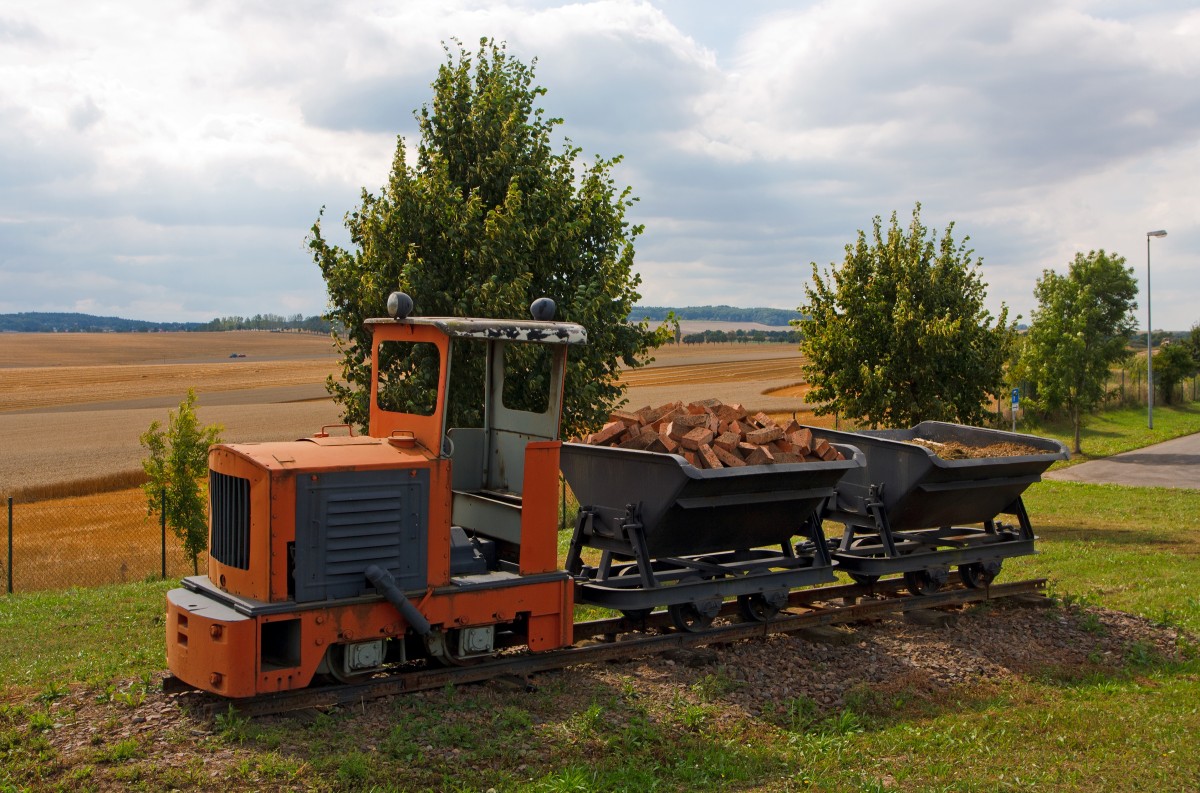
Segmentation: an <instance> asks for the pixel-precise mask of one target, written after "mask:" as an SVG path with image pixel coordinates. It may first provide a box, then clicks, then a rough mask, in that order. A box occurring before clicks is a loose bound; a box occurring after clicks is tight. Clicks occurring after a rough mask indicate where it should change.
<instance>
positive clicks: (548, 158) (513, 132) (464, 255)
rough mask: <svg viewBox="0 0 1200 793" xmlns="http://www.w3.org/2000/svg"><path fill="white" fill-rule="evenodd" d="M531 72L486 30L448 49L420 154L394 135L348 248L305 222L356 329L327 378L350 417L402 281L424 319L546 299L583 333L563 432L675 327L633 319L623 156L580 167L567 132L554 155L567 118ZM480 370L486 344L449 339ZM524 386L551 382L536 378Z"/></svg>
mask: <svg viewBox="0 0 1200 793" xmlns="http://www.w3.org/2000/svg"><path fill="white" fill-rule="evenodd" d="M533 77H534V72H533V68H532V67H530V66H526V65H525V64H523V63H521V62H520V61H519V60H517V59H516V58H513V57H511V56H510V55H508V53H507V52H506V51H505V49H504V47H503V46H502V45H497V44H495V43H493V42H491V41H490V40H487V39H485V40H483V41H481V43H480V47H479V52H478V54H477V55H476V57H475V59H474V60H472V58H471V56H470V55H469V54H468V53H467V52H466V51H465V50H462V49H461V48H460V50H459V52H458V53H457V57H455V55H454V54H452V53H450V52H449V51H447V62H446V63H445V64H443V65H442V67H441V68H440V69H439V70H438V75H437V79H436V80H434V82H433V102H432V105H431V106H426V107H423V108H422V109H421V111H420V112H419V113H418V114H417V122H418V124H419V126H420V130H421V140H420V143H419V145H418V147H417V151H416V157H415V164H410V160H409V157H408V151H407V149H406V147H405V143H404V139H403V138H401V139H400V140H399V141H398V142H397V146H396V154H395V157H394V158H393V160H392V172H391V175H390V177H389V179H388V183H387V184H386V185H385V186H384V188H383V190H382V191H381V192H380V193H379V194H378V195H376V194H372V193H369V192H367V191H366V190H364V191H363V192H362V205H361V207H360V208H358V209H357V210H355V211H354V212H352V213H350V214H348V215H347V216H346V218H345V224H346V227H347V229H348V230H349V232H350V240H351V243H352V245H353V247H352V248H351V249H350V250H346V249H343V248H340V247H338V246H336V245H334V244H331V243H330V242H329V241H328V240H326V238H325V237H324V235H323V233H322V229H321V222H320V220H319V219H318V221H317V223H316V224H315V225H314V226H313V227H312V234H311V236H310V238H309V248H310V250H311V252H312V255H313V260H314V261H315V262H316V264H317V265H318V266H319V267H320V268H321V273H322V275H323V276H324V278H325V283H326V286H327V288H328V291H329V305H330V310H329V314H328V319H330V320H332V321H333V322H334V323H335V324H336V325H339V326H341V327H342V328H344V329H345V332H346V334H347V335H346V337H345V338H344V339H339V340H338V342H337V343H338V347H339V350H340V351H341V353H342V361H341V368H342V378H341V379H342V380H344V381H345V385H343V384H342V383H341V382H340V381H339V380H337V379H335V378H333V377H330V378H329V379H328V380H327V382H326V386H327V388H328V389H329V391H330V393H332V394H333V397H334V400H335V401H337V402H338V403H340V404H341V407H342V411H343V416H344V417H345V419H346V420H347V421H349V422H351V423H354V424H358V425H363V426H365V425H366V423H367V421H368V417H369V410H368V404H367V401H368V395H369V392H370V385H371V374H372V373H371V341H370V332H369V331H368V330H367V329H366V328H365V327H364V325H363V320H364V319H366V318H368V317H374V316H381V315H383V314H384V307H385V304H386V300H387V296H388V293H389V292H391V291H393V290H395V289H403V290H404V291H406V292H407V293H408V294H409V295H410V296H411V297H412V299H413V304H414V313H415V314H418V315H425V316H459V317H461V316H477V317H493V318H509V319H528V318H529V314H528V309H529V305H530V303H532V302H533V300H535V299H536V298H538V297H550V298H552V299H553V300H554V301H555V303H556V304H557V306H558V317H557V318H558V319H560V320H563V321H567V322H577V323H579V324H581V325H583V326H584V327H585V328H586V329H587V333H588V344H587V346H586V347H582V348H578V349H572V351H571V356H570V359H569V363H568V371H567V378H566V388H565V391H566V395H565V404H564V409H563V432H564V433H571V432H580V431H583V430H584V429H587V428H590V427H594V426H596V425H597V424H599V423H600V422H602V421H603V420H604V419H605V418H606V417H607V415H608V412H609V410H610V409H611V407H613V406H614V405H616V404H617V403H618V400H620V399H621V397H622V394H623V392H624V389H623V387H622V386H621V384H620V382H619V375H620V369H621V368H622V367H624V368H630V367H637V366H641V365H643V364H644V363H646V362H647V361H648V360H649V358H648V353H649V350H650V349H652V348H653V347H655V346H657V345H659V344H662V343H664V342H666V341H668V340H669V339H670V333H671V331H670V329H669V328H666V327H663V328H660V329H658V330H657V331H655V330H651V329H650V328H649V326H648V324H647V323H646V322H641V323H630V322H628V321H627V319H628V317H629V312H630V311H631V310H632V309H633V307H634V305H635V304H636V302H637V299H638V298H639V295H638V292H637V286H638V284H639V283H640V280H641V279H640V277H639V276H638V275H637V274H636V273H634V271H633V257H634V247H633V243H634V239H635V238H636V237H637V236H638V235H639V234H640V233H641V231H642V228H641V226H631V225H630V224H629V223H628V222H627V221H626V220H625V212H626V210H627V209H628V208H629V207H630V206H631V205H632V202H633V200H634V199H633V198H632V197H631V195H630V191H629V189H628V188H624V189H619V188H618V187H617V186H616V184H615V183H614V180H613V178H612V170H613V168H614V167H615V166H616V164H617V163H618V162H619V161H620V158H614V159H611V160H606V159H601V158H596V159H595V160H594V161H592V162H591V163H590V164H589V163H583V162H580V161H579V154H580V150H579V149H578V148H576V147H574V146H571V145H570V144H569V142H568V143H567V144H566V145H565V146H564V148H563V149H562V150H561V151H560V152H555V151H554V150H553V149H552V145H551V137H552V133H553V132H554V129H555V127H556V126H557V125H558V124H559V123H560V122H559V121H558V120H557V119H550V118H546V117H545V115H544V113H543V111H542V109H541V108H539V107H537V102H538V100H539V99H540V97H541V96H543V95H544V94H545V89H543V88H540V87H537V86H535V85H534V84H533ZM514 354H517V355H520V354H521V352H520V351H515V352H514ZM380 367H381V368H382V369H384V371H383V372H381V373H379V376H380V378H381V379H384V378H389V379H391V378H394V377H401V376H402V377H404V378H405V379H406V380H407V381H408V382H409V383H410V384H416V385H417V387H418V388H424V389H429V388H432V387H433V386H434V384H433V383H431V382H428V380H429V378H430V376H431V373H432V372H434V371H435V368H434V367H431V366H428V365H422V362H421V361H419V360H414V359H413V356H412V355H410V356H409V357H407V358H405V357H402V356H401V355H397V356H396V358H395V360H390V361H384V362H381V364H380ZM483 371H484V359H483V356H482V351H481V350H474V349H471V348H470V346H469V345H468V346H466V347H464V348H462V349H460V350H456V352H455V359H454V365H453V367H452V369H451V376H452V377H453V378H454V380H455V382H456V383H461V382H472V381H474V382H477V383H480V384H481V383H482V380H483ZM401 373H402V374H401ZM478 390H482V389H481V388H480V389H477V390H471V389H456V390H455V393H456V394H457V395H458V396H457V398H456V399H455V401H454V402H452V403H451V404H450V405H449V414H450V418H449V420H450V422H451V424H452V425H453V426H479V422H480V421H481V409H480V405H479V404H478V400H477V396H476V394H477V393H478ZM526 391H527V392H528V393H529V394H530V395H532V394H540V393H544V392H542V391H539V390H538V388H537V387H535V384H534V383H533V382H530V383H529V384H528V388H527V389H526ZM514 396H515V398H517V399H521V398H522V395H520V394H518V395H514ZM464 397H465V398H464ZM511 406H512V407H519V405H515V404H514V405H511Z"/></svg>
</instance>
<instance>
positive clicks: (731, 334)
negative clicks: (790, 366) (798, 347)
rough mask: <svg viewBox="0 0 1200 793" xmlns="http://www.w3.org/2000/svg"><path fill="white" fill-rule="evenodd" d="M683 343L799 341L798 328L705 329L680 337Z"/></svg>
mask: <svg viewBox="0 0 1200 793" xmlns="http://www.w3.org/2000/svg"><path fill="white" fill-rule="evenodd" d="M682 341H683V343H684V344H726V343H741V344H751V343H758V342H766V341H773V342H787V343H789V344H799V343H800V331H798V330H742V329H741V328H738V329H737V330H728V331H726V330H706V331H702V332H700V333H689V334H687V335H685V336H684V337H683V339H682Z"/></svg>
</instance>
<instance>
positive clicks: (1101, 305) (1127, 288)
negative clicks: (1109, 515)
mask: <svg viewBox="0 0 1200 793" xmlns="http://www.w3.org/2000/svg"><path fill="white" fill-rule="evenodd" d="M1034 296H1035V297H1036V298H1037V300H1038V308H1037V309H1036V310H1035V311H1034V312H1033V317H1032V319H1031V321H1030V324H1029V333H1028V338H1027V341H1026V344H1025V351H1024V355H1023V356H1022V358H1021V366H1022V369H1023V371H1024V374H1025V377H1027V378H1028V379H1029V380H1030V381H1032V382H1033V383H1034V384H1035V385H1036V391H1037V399H1038V402H1039V403H1040V404H1041V405H1042V406H1044V407H1045V408H1047V409H1050V410H1059V409H1063V410H1066V411H1067V413H1068V415H1069V416H1070V418H1071V423H1072V426H1073V427H1074V429H1075V447H1074V448H1075V452H1076V453H1077V454H1078V453H1080V452H1081V451H1082V449H1081V448H1080V428H1081V427H1082V423H1083V419H1084V416H1085V415H1086V414H1087V413H1089V412H1091V411H1093V410H1095V409H1096V407H1097V406H1098V405H1099V404H1100V401H1101V399H1102V398H1103V397H1104V387H1105V383H1106V382H1107V380H1108V373H1109V369H1110V367H1112V365H1113V364H1115V363H1118V362H1120V361H1122V360H1123V359H1124V358H1125V357H1126V356H1127V355H1128V350H1127V339H1128V336H1129V333H1130V332H1131V331H1132V330H1133V329H1134V328H1135V327H1136V320H1135V318H1134V316H1133V310H1134V309H1135V308H1137V301H1136V297H1137V282H1136V281H1135V280H1134V277H1133V268H1132V267H1126V266H1125V257H1123V256H1118V255H1116V254H1109V253H1106V252H1105V251H1104V250H1099V251H1091V252H1089V253H1087V254H1086V255H1085V254H1082V253H1078V254H1076V255H1075V260H1074V261H1073V262H1071V265H1070V268H1069V269H1068V271H1067V274H1066V275H1059V274H1058V273H1056V272H1054V271H1053V270H1045V271H1043V273H1042V277H1041V278H1040V279H1039V280H1038V282H1037V285H1036V287H1035V288H1034Z"/></svg>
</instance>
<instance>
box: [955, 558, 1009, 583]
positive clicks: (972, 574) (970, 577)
mask: <svg viewBox="0 0 1200 793" xmlns="http://www.w3.org/2000/svg"><path fill="white" fill-rule="evenodd" d="M1000 564H1001V563H1000V562H998V561H996V562H975V563H974V564H960V565H959V566H958V577H959V578H960V579H961V580H962V582H963V586H966V587H968V588H970V589H984V588H985V587H987V586H988V585H989V584H991V583H992V582H993V581H995V580H996V576H997V575H999V574H1000Z"/></svg>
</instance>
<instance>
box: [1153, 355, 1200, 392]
mask: <svg viewBox="0 0 1200 793" xmlns="http://www.w3.org/2000/svg"><path fill="white" fill-rule="evenodd" d="M1195 371H1196V362H1195V360H1193V358H1192V351H1191V349H1189V345H1188V343H1187V342H1183V343H1176V344H1171V343H1169V342H1163V344H1162V346H1161V347H1159V348H1158V352H1156V353H1155V354H1154V385H1155V386H1157V387H1158V391H1159V393H1160V394H1161V395H1162V403H1163V404H1164V405H1169V404H1171V401H1172V398H1173V396H1174V394H1175V386H1177V385H1179V384H1180V383H1182V382H1183V381H1184V380H1185V379H1186V378H1188V377H1190V376H1191V375H1192V374H1194V373H1195Z"/></svg>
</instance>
